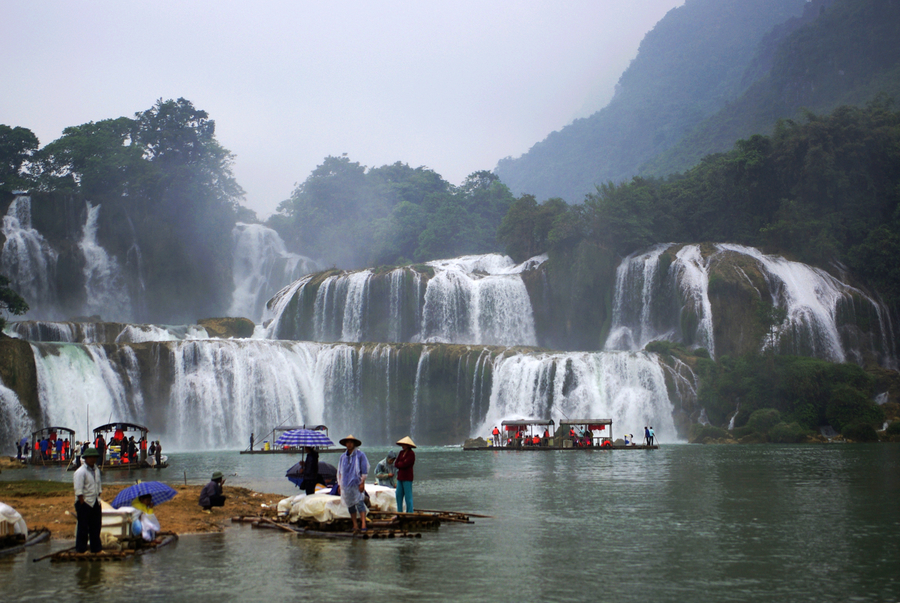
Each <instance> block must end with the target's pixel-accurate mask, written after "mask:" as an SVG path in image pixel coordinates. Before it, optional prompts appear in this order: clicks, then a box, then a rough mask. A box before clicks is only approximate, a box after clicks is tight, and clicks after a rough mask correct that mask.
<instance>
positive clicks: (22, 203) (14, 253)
mask: <svg viewBox="0 0 900 603" xmlns="http://www.w3.org/2000/svg"><path fill="white" fill-rule="evenodd" d="M2 232H3V236H4V238H5V241H4V243H3V251H2V253H0V270H2V274H3V275H4V276H6V277H7V278H9V280H10V284H11V286H12V288H13V289H14V290H15V291H16V292H17V293H19V295H21V296H22V297H24V298H25V299H26V301H27V302H28V305H29V306H30V307H31V314H32V315H33V316H34V315H52V314H53V313H54V309H53V307H52V305H53V304H54V303H55V302H56V293H55V287H54V273H55V271H56V260H57V254H56V252H55V251H54V250H53V249H52V248H51V247H50V245H49V243H47V241H46V240H45V239H44V237H43V236H42V235H41V233H39V232H38V231H37V230H35V229H34V228H32V226H31V197H28V196H19V197H16V198H15V199H14V200H13V202H12V203H11V204H10V206H9V209H8V210H7V212H6V215H5V216H4V217H3V227H2Z"/></svg>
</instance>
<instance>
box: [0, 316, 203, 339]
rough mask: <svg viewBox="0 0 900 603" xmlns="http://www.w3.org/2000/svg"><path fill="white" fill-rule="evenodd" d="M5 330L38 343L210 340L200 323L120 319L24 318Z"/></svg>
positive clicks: (9, 325) (19, 337)
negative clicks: (134, 322)
mask: <svg viewBox="0 0 900 603" xmlns="http://www.w3.org/2000/svg"><path fill="white" fill-rule="evenodd" d="M3 332H4V333H6V334H7V335H9V336H10V337H15V338H17V339H25V340H27V341H32V342H36V343H140V342H144V341H179V340H182V339H209V334H208V333H207V332H206V329H204V328H203V327H201V326H199V325H141V324H130V323H121V322H65V321H61V322H59V321H42V320H22V321H10V322H8V323H6V328H5V329H4V330H3Z"/></svg>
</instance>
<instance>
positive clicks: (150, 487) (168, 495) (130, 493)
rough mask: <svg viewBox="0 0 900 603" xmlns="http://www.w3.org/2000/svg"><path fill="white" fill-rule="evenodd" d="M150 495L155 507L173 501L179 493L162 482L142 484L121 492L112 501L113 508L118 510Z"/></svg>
mask: <svg viewBox="0 0 900 603" xmlns="http://www.w3.org/2000/svg"><path fill="white" fill-rule="evenodd" d="M145 494H149V495H150V496H152V497H153V499H152V500H153V506H154V507H155V506H156V505H161V504H162V503H164V502H166V501H167V500H172V499H173V498H175V495H176V494H178V491H177V490H175V489H174V488H170V487H169V486H167V485H165V484H164V483H162V482H141V483H139V484H135V485H133V486H128V487H127V488H125V489H124V490H122V491H121V492H119V493H118V494H117V495H116V497H115V498H114V499H113V501H112V506H113V507H114V508H116V509H118V508H119V507H126V506H129V505H131V501H133V500H134V499H135V498H138V497H140V496H144V495H145Z"/></svg>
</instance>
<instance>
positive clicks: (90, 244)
mask: <svg viewBox="0 0 900 603" xmlns="http://www.w3.org/2000/svg"><path fill="white" fill-rule="evenodd" d="M99 215H100V206H99V205H97V206H94V205H91V204H90V203H87V219H86V220H85V223H84V231H83V236H82V238H81V241H80V242H79V243H78V248H79V249H80V250H81V253H82V255H83V256H84V288H85V293H86V302H85V306H84V314H87V315H102V316H103V318H105V319H106V320H128V319H129V318H130V317H131V316H132V309H131V298H130V297H129V295H128V287H127V284H126V282H125V277H124V275H123V274H122V270H121V268H120V267H119V262H118V260H116V258H115V257H114V256H111V255H110V254H109V253H107V251H106V250H105V249H104V248H103V247H101V246H100V244H99V243H97V218H98V216H99Z"/></svg>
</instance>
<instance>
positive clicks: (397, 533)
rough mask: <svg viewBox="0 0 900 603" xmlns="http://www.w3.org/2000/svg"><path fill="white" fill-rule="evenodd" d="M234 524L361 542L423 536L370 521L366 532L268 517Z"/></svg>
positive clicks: (243, 518)
mask: <svg viewBox="0 0 900 603" xmlns="http://www.w3.org/2000/svg"><path fill="white" fill-rule="evenodd" d="M231 521H232V522H236V523H249V524H250V525H251V526H253V527H254V528H259V529H272V530H283V531H286V532H291V533H293V534H296V535H297V536H306V537H312V538H358V539H360V540H372V539H391V538H421V537H422V535H421V534H419V533H417V532H410V531H409V530H404V529H400V528H399V527H398V526H399V522H390V521H386V522H382V521H369V522H366V523H367V524H368V529H367V530H366V531H365V532H361V531H356V532H353V531H349V530H337V529H335V530H322V529H319V530H316V529H313V528H310V527H304V526H296V525H291V524H289V523H286V522H278V521H274V520H272V519H270V518H268V517H261V516H255V517H247V516H240V517H232V518H231Z"/></svg>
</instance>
